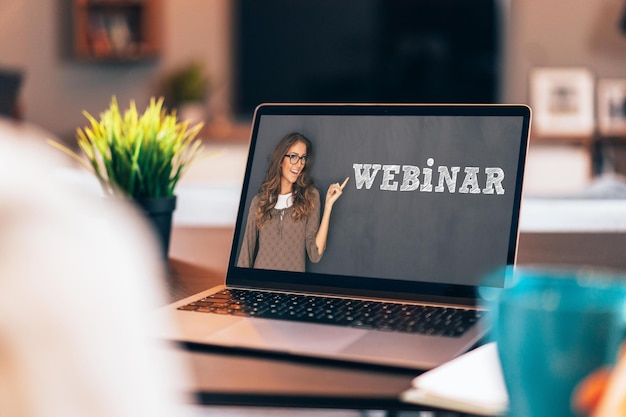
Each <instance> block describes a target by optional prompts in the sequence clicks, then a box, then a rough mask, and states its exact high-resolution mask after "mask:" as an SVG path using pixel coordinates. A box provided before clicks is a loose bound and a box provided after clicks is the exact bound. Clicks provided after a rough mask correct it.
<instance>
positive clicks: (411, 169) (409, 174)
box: [352, 158, 505, 195]
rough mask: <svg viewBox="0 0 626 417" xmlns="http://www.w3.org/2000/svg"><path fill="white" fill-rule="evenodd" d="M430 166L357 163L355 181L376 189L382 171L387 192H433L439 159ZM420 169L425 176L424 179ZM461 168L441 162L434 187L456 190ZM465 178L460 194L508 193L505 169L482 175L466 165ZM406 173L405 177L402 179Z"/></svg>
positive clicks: (429, 162) (358, 186)
mask: <svg viewBox="0 0 626 417" xmlns="http://www.w3.org/2000/svg"><path fill="white" fill-rule="evenodd" d="M426 164H427V165H428V167H426V168H422V169H421V170H420V168H419V167H417V166H415V165H398V164H378V163H367V164H365V163H363V164H362V163H354V164H352V168H353V169H354V179H355V181H354V184H355V186H356V189H357V190H361V189H363V187H365V189H366V190H369V189H371V188H372V185H373V184H374V182H375V181H376V178H377V177H378V173H379V172H380V171H381V170H382V172H383V173H382V176H381V178H380V189H381V190H383V191H398V190H399V191H418V190H419V191H420V192H426V193H430V192H432V191H433V169H432V168H431V167H433V166H434V164H435V160H434V159H433V158H428V159H427V160H426ZM420 172H421V173H422V174H423V177H422V178H420ZM459 172H461V167H458V166H453V167H448V166H445V165H440V166H438V167H437V173H438V174H439V175H438V178H437V186H435V187H434V191H435V192H436V193H443V192H446V191H447V192H448V193H451V194H453V193H455V192H456V187H457V179H458V174H459ZM463 172H464V177H463V182H462V183H461V186H460V187H459V193H460V194H480V193H481V192H482V194H485V195H494V194H495V195H502V194H504V193H505V190H504V187H503V186H502V182H503V180H504V170H503V169H502V168H499V167H488V168H485V169H484V176H483V175H481V168H479V167H475V166H474V167H465V168H464V169H463ZM400 175H402V178H400ZM400 180H401V181H400ZM483 180H484V186H485V187H484V188H482V189H481V188H480V181H483Z"/></svg>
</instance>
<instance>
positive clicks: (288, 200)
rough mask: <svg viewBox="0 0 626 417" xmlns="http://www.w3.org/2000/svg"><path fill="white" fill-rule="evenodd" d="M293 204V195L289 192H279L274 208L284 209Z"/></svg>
mask: <svg viewBox="0 0 626 417" xmlns="http://www.w3.org/2000/svg"><path fill="white" fill-rule="evenodd" d="M292 205H293V195H292V193H289V194H278V200H276V205H275V206H274V208H275V209H276V210H282V209H286V208H289V207H291V206H292Z"/></svg>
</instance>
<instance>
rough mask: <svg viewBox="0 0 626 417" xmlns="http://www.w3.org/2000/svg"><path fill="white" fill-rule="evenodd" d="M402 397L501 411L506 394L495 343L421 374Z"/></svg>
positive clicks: (486, 412)
mask: <svg viewBox="0 0 626 417" xmlns="http://www.w3.org/2000/svg"><path fill="white" fill-rule="evenodd" d="M402 399H403V400H404V401H408V402H415V403H420V404H425V405H431V406H435V407H441V408H448V409H454V410H459V411H465V412H473V413H477V414H484V415H499V414H503V413H504V412H505V411H506V409H507V406H508V395H507V392H506V387H505V385H504V379H503V377H502V369H501V367H500V361H499V359H498V352H497V350H496V344H495V343H488V344H486V345H483V346H480V347H478V348H476V349H474V350H472V351H470V352H468V353H466V354H464V355H461V356H459V357H458V358H455V359H453V360H451V361H449V362H447V363H445V364H443V365H441V366H438V367H437V368H434V369H432V370H430V371H428V372H425V373H423V374H421V375H420V376H418V377H416V378H415V379H413V388H412V389H410V390H408V391H406V392H404V393H403V394H402Z"/></svg>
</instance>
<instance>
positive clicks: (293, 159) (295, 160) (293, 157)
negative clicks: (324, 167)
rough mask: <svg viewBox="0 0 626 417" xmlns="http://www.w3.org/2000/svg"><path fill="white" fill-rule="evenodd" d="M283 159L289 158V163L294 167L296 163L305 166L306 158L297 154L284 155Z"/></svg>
mask: <svg viewBox="0 0 626 417" xmlns="http://www.w3.org/2000/svg"><path fill="white" fill-rule="evenodd" d="M285 158H289V163H290V164H291V165H295V164H297V163H298V162H300V163H302V165H305V164H306V161H307V158H308V157H307V156H306V155H302V156H300V155H298V154H295V153H292V154H288V155H285Z"/></svg>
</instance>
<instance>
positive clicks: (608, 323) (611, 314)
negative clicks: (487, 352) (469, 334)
mask: <svg viewBox="0 0 626 417" xmlns="http://www.w3.org/2000/svg"><path fill="white" fill-rule="evenodd" d="M505 282H506V283H507V284H506V286H505V288H504V289H503V290H501V291H500V292H499V293H498V294H497V295H496V296H495V297H494V296H493V293H492V297H491V299H490V300H487V303H488V306H487V307H488V308H490V309H491V310H492V311H491V318H492V320H491V323H492V328H491V335H492V336H493V339H494V340H495V341H496V342H497V343H496V344H497V348H498V355H499V357H500V362H501V365H502V373H503V376H504V380H505V384H506V388H507V391H508V394H509V411H508V415H509V416H511V417H555V416H557V417H574V416H576V412H575V410H573V409H572V394H573V393H574V391H575V388H576V386H577V385H578V384H579V383H580V382H581V381H582V380H583V379H584V378H585V377H586V376H587V375H589V374H590V373H591V372H593V371H595V370H597V369H599V368H601V367H603V366H606V365H610V364H613V363H615V361H616V356H617V353H618V351H619V347H620V344H621V342H622V338H623V336H624V328H625V311H626V310H625V309H626V277H620V276H617V275H611V274H608V273H597V272H591V271H588V270H587V271H585V270H576V269H571V270H570V269H556V268H555V269H550V268H547V267H542V268H510V269H507V270H506V278H505ZM487 294H489V293H487Z"/></svg>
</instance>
